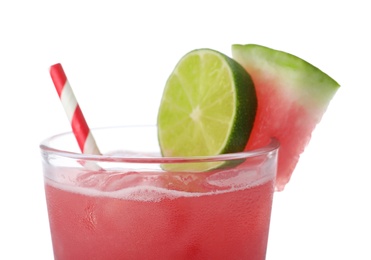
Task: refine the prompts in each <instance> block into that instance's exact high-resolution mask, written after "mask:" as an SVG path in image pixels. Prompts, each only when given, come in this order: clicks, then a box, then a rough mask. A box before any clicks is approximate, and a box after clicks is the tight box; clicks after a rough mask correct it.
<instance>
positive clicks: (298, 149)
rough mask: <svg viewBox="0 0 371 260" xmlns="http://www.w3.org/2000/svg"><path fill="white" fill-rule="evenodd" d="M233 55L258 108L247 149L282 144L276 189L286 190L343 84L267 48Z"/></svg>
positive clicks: (235, 50)
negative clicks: (250, 85)
mask: <svg viewBox="0 0 371 260" xmlns="http://www.w3.org/2000/svg"><path fill="white" fill-rule="evenodd" d="M232 56H233V58H234V59H235V60H236V61H237V62H239V63H240V64H241V65H242V66H243V67H244V68H245V69H246V71H247V72H248V73H249V74H250V76H251V78H252V80H253V82H254V85H255V89H256V94H257V99H258V109H257V114H256V118H255V122H254V127H253V130H252V133H251V136H250V139H249V141H248V144H247V146H246V150H249V149H254V148H256V147H259V146H261V145H263V144H264V143H266V142H267V141H268V140H269V139H270V138H271V137H275V138H277V139H278V140H279V141H280V144H281V146H280V153H279V159H278V173H277V180H276V189H277V190H278V191H281V190H283V189H284V187H285V185H286V184H287V183H288V181H289V180H290V177H291V174H292V172H293V170H294V168H295V166H296V164H297V162H298V160H299V156H300V154H301V153H302V152H303V151H304V148H305V147H306V145H307V143H308V142H309V140H310V138H311V134H312V131H313V130H314V128H315V126H316V125H317V124H318V123H319V122H320V120H321V118H322V115H323V114H324V112H325V111H326V109H327V106H328V104H329V102H330V100H331V99H332V97H333V96H334V94H335V93H336V91H337V89H338V88H339V84H338V83H337V82H336V81H335V80H333V79H332V78H331V77H329V76H328V75H327V74H325V73H324V72H322V71H321V70H319V69H318V68H316V67H314V66H313V65H311V64H309V63H308V62H306V61H304V60H302V59H300V58H298V57H296V56H294V55H291V54H289V53H286V52H282V51H278V50H273V49H270V48H267V47H264V46H260V45H255V44H248V45H239V44H236V45H233V46H232Z"/></svg>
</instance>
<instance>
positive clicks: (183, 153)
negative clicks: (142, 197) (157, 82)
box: [157, 49, 257, 171]
mask: <svg viewBox="0 0 371 260" xmlns="http://www.w3.org/2000/svg"><path fill="white" fill-rule="evenodd" d="M256 109H257V100H256V93H255V89H254V85H253V82H252V80H251V77H250V76H249V74H248V73H247V72H246V70H245V69H244V68H243V67H242V66H241V65H240V64H238V63H237V62H236V61H234V60H233V59H231V58H229V57H228V56H226V55H224V54H222V53H220V52H217V51H215V50H211V49H198V50H193V51H191V52H189V53H187V54H186V55H185V56H183V57H182V58H181V60H180V61H179V62H178V64H177V65H176V67H175V69H174V71H173V72H172V73H171V75H170V76H169V78H168V80H167V82H166V86H165V89H164V93H163V96H162V100H161V104H160V108H159V113H158V118H157V126H158V138H159V144H160V147H161V152H162V155H163V156H166V157H174V156H177V157H189V156H213V155H219V154H223V153H232V152H239V151H243V150H244V148H245V146H246V143H247V141H248V138H249V136H250V132H251V129H252V126H253V122H254V118H255V114H256ZM223 164H224V162H204V163H190V164H169V165H166V166H164V168H166V170H178V171H203V170H210V169H213V168H216V167H220V166H221V165H223Z"/></svg>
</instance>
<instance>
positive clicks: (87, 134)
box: [50, 63, 100, 154]
mask: <svg viewBox="0 0 371 260" xmlns="http://www.w3.org/2000/svg"><path fill="white" fill-rule="evenodd" d="M50 76H51V78H52V80H53V83H54V86H55V89H56V90H57V93H58V96H59V98H60V100H61V102H62V105H63V107H64V110H65V112H66V114H67V117H68V119H69V121H70V123H71V126H72V131H73V133H74V135H75V137H76V140H77V143H78V144H79V147H80V150H81V152H82V153H84V154H100V151H99V149H98V146H97V144H96V142H95V140H94V137H93V135H92V133H91V131H90V128H89V126H88V124H87V123H86V120H85V118H84V115H83V113H82V111H81V109H80V106H79V104H78V103H77V100H76V97H75V95H74V93H73V91H72V88H71V86H70V83H69V82H68V79H67V77H66V74H65V73H64V70H63V68H62V65H61V64H60V63H57V64H54V65H53V66H51V67H50Z"/></svg>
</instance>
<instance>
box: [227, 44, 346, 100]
mask: <svg viewBox="0 0 371 260" xmlns="http://www.w3.org/2000/svg"><path fill="white" fill-rule="evenodd" d="M232 57H233V58H234V59H235V60H236V61H237V62H238V63H240V64H241V65H242V66H243V67H244V68H245V69H247V70H248V68H246V66H247V64H246V60H249V61H251V60H253V61H254V64H255V65H256V66H257V67H259V68H260V69H261V70H266V71H261V73H265V74H266V75H269V74H274V75H275V76H279V77H280V80H281V81H283V82H285V81H286V82H290V81H291V80H292V81H295V84H293V86H295V87H300V88H301V89H297V90H296V91H297V92H302V91H306V93H305V95H303V98H302V99H307V97H308V94H309V95H310V96H311V97H312V98H313V99H314V100H316V101H317V102H319V104H320V106H325V107H326V106H327V104H328V102H329V100H331V99H332V97H333V95H334V94H335V93H336V91H337V90H338V88H339V87H340V84H339V83H338V82H336V81H335V80H334V79H333V78H331V77H330V76H329V75H327V74H326V73H325V72H323V71H322V70H320V69H319V68H317V67H316V66H314V65H312V64H311V63H309V62H307V61H305V60H303V59H302V58H299V57H298V56H295V55H293V54H290V53H287V52H284V51H280V50H275V49H272V48H269V47H265V46H262V45H258V44H245V45H242V44H233V45H232ZM248 72H249V71H248ZM251 73H254V72H251ZM291 75H294V77H291ZM287 85H289V84H287ZM302 101H303V103H304V104H305V100H302Z"/></svg>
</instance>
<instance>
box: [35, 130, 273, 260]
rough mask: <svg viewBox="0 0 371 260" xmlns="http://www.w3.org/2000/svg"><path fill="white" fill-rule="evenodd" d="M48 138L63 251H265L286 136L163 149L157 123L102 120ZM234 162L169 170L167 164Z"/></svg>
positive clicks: (53, 207) (58, 248)
mask: <svg viewBox="0 0 371 260" xmlns="http://www.w3.org/2000/svg"><path fill="white" fill-rule="evenodd" d="M92 133H93V135H94V137H95V139H96V141H97V144H98V146H99V149H100V151H101V152H102V154H104V155H83V154H81V153H80V152H79V148H78V145H77V143H76V140H75V138H74V136H73V134H72V133H65V134H60V135H56V136H53V137H51V138H49V139H46V140H45V141H43V142H42V143H41V145H40V148H41V155H42V163H43V170H44V180H45V193H46V200H47V207H48V214H49V223H50V231H51V237H52V242H53V251H54V257H55V259H80V260H81V259H105V260H106V259H115V260H117V259H165V260H166V259H265V254H266V247H267V240H268V232H269V223H270V215H271V208H272V198H273V192H274V179H275V174H276V168H277V153H278V146H279V144H278V142H277V141H276V140H275V139H272V140H271V142H270V143H269V144H267V146H265V147H262V148H261V149H258V150H255V151H249V152H241V153H234V154H225V155H219V156H210V157H187V158H164V157H161V153H160V150H159V147H158V143H157V132H156V127H155V126H139V127H113V128H101V129H93V130H92ZM207 162H225V164H223V166H222V167H218V168H217V169H213V170H209V171H204V172H193V171H191V170H189V171H187V172H185V171H177V172H169V171H165V170H163V168H166V167H164V166H166V164H172V165H175V164H189V165H192V164H196V165H199V164H200V163H207Z"/></svg>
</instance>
